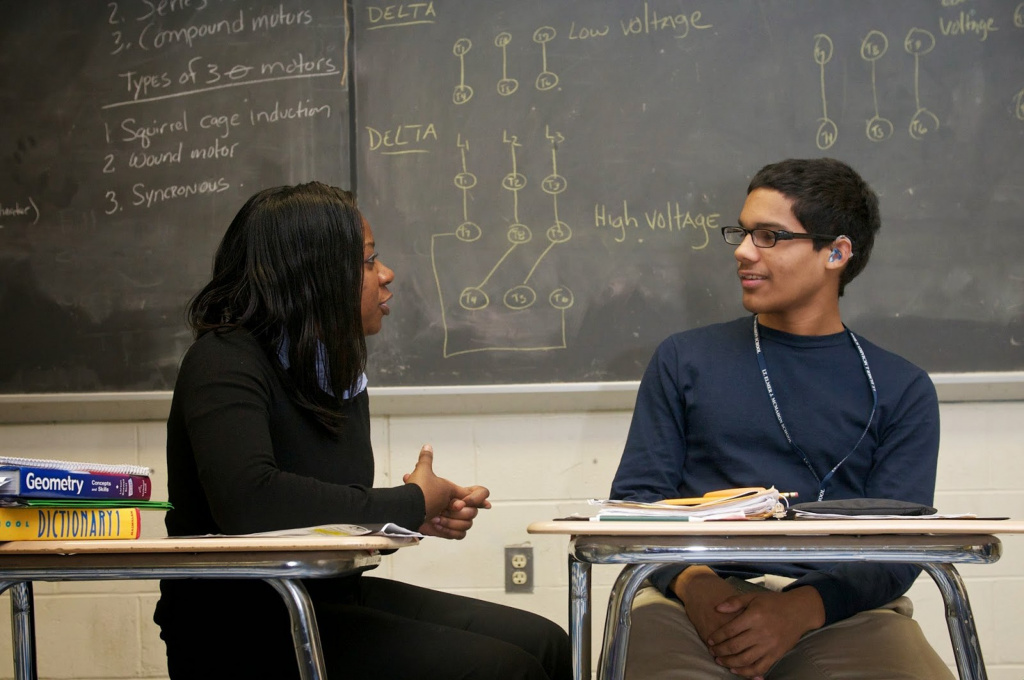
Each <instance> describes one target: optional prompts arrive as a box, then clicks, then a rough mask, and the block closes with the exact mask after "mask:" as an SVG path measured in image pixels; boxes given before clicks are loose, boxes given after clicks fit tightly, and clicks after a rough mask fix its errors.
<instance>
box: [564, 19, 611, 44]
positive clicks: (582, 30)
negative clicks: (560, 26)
mask: <svg viewBox="0 0 1024 680" xmlns="http://www.w3.org/2000/svg"><path fill="white" fill-rule="evenodd" d="M609 30H611V29H610V28H609V27H608V25H607V24H605V25H604V26H601V27H600V28H594V27H592V26H580V27H578V28H577V26H576V22H575V21H573V22H572V23H571V24H570V25H569V40H587V39H589V38H607V37H608V31H609Z"/></svg>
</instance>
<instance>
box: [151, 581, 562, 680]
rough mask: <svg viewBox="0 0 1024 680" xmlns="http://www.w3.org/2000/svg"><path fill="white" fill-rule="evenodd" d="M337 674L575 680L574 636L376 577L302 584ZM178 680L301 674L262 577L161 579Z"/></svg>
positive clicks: (276, 601) (279, 605)
mask: <svg viewBox="0 0 1024 680" xmlns="http://www.w3.org/2000/svg"><path fill="white" fill-rule="evenodd" d="M304 583H305V585H306V587H307V589H308V590H309V591H310V596H311V598H312V599H313V602H314V609H315V611H316V618H317V624H318V626H319V628H320V640H321V643H322V646H323V650H324V656H325V658H326V662H327V673H328V676H329V677H331V678H352V679H356V678H375V679H376V678H387V679H389V680H390V679H395V680H402V679H405V678H409V679H423V680H433V679H435V678H436V679H438V680H442V679H443V680H460V679H463V680H500V679H503V678H507V679H508V680H570V679H571V678H572V669H571V661H570V649H569V639H568V636H567V635H566V633H565V631H563V630H562V629H561V627H559V626H557V625H555V624H554V623H552V622H551V621H549V620H548V619H546V618H543V617H540V616H537V615H535V614H531V613H529V612H525V611H522V610H519V609H514V608H511V607H505V606H502V605H497V604H493V603H490V602H484V601H482V600H475V599H472V598H467V597H461V596H458V595H450V594H447V593H442V592H438V591H433V590H428V589H426V588H419V587H416V586H411V585H408V584H405V583H401V582H398V581H391V580H387V579H379V578H371V577H365V576H364V577H352V578H347V579H310V580H307V581H304ZM161 590H162V591H163V596H162V597H161V600H160V603H159V604H158V605H157V612H156V615H155V616H154V619H155V620H156V622H157V623H158V624H159V625H160V626H161V635H160V636H161V637H162V638H163V640H164V642H165V643H166V644H167V665H168V671H169V674H170V677H171V678H172V679H173V680H193V679H203V678H219V679H224V678H245V679H250V678H255V679H258V678H267V679H268V680H269V679H274V680H279V679H290V678H298V677H299V674H298V665H297V662H296V659H295V650H294V647H293V646H292V639H291V627H290V623H289V620H288V613H287V609H286V608H285V606H284V603H283V602H282V601H281V598H280V596H279V595H278V594H277V593H276V592H275V591H274V590H273V589H272V588H271V587H270V586H269V585H267V584H265V583H263V582H261V581H209V580H195V581H164V582H162V583H161Z"/></svg>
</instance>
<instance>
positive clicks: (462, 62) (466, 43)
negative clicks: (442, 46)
mask: <svg viewBox="0 0 1024 680" xmlns="http://www.w3.org/2000/svg"><path fill="white" fill-rule="evenodd" d="M471 49H473V41H472V40H470V39H469V38H459V39H458V40H456V41H455V45H454V46H453V47H452V54H454V55H455V56H456V57H458V58H459V84H458V85H456V86H455V92H453V93H452V103H454V104H465V103H466V102H468V101H469V100H470V99H472V98H473V88H472V87H470V86H469V85H467V84H466V53H467V52H469V51H470V50H471Z"/></svg>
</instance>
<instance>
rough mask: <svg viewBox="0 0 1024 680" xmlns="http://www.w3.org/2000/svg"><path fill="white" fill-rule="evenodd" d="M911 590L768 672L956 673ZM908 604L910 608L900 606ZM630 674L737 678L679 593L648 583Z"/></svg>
mask: <svg viewBox="0 0 1024 680" xmlns="http://www.w3.org/2000/svg"><path fill="white" fill-rule="evenodd" d="M912 610H913V607H912V605H910V600H909V599H907V598H899V599H898V600H896V601H895V602H893V603H892V604H891V605H887V606H886V607H883V608H880V609H872V610H871V611H866V612H861V613H860V614H857V615H855V616H852V617H850V618H848V619H844V620H843V621H838V622H836V623H834V624H832V625H830V626H826V627H825V628H820V629H818V630H816V631H812V632H810V633H808V634H806V635H804V637H803V638H801V640H800V642H799V643H797V645H796V647H794V648H793V649H792V650H790V651H789V653H787V654H786V655H785V656H783V657H782V658H781V659H779V661H778V663H776V664H775V665H774V666H773V667H772V669H771V671H769V672H768V675H767V676H766V678H767V680H821V679H825V680H832V679H833V678H835V679H838V678H842V679H843V680H904V679H906V680H911V679H916V680H943V679H947V678H948V679H950V680H952V678H953V674H952V673H950V671H949V669H948V668H947V667H946V665H945V664H944V663H943V662H942V660H941V659H940V658H939V655H938V654H936V653H935V650H934V649H932V648H931V645H929V644H928V641H927V640H925V637H924V634H923V633H922V632H921V627H920V626H918V625H917V622H916V621H914V620H913V619H912V618H910V615H909V613H906V612H912ZM900 612H904V613H900ZM631 618H632V625H631V626H630V635H629V649H628V651H627V655H626V678H627V680H715V679H718V678H720V679H721V680H735V678H736V677H737V676H735V675H733V674H732V673H730V672H729V671H728V670H727V669H725V668H722V667H721V666H719V665H718V664H717V663H715V660H714V658H713V657H712V656H711V654H710V653H709V652H708V649H707V646H706V645H705V644H704V643H703V642H702V641H701V639H700V637H699V636H698V635H697V631H696V630H695V629H694V627H693V624H692V623H690V619H689V618H688V617H687V616H686V610H685V608H684V607H683V605H682V604H681V603H680V602H679V601H678V600H676V599H669V598H666V597H665V596H663V595H662V594H661V593H660V592H658V591H657V590H656V589H655V588H652V587H645V588H642V589H641V590H640V592H639V593H637V596H636V599H635V600H634V602H633V609H632V617H631Z"/></svg>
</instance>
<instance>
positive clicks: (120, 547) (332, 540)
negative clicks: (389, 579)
mask: <svg viewBox="0 0 1024 680" xmlns="http://www.w3.org/2000/svg"><path fill="white" fill-rule="evenodd" d="M418 543H419V539H417V538H388V537H386V536H302V537H265V538H240V537H239V538H234V537H210V538H152V539H135V540H124V541H119V540H99V541H8V542H6V543H0V559H2V558H3V555H5V554H13V555H32V554H35V555H46V554H53V553H57V554H61V553H63V554H81V553H100V554H117V553H175V552H189V553H193V552H194V553H222V552H291V551H313V550H319V551H332V550H392V549H395V548H405V547H408V546H413V545H416V544H418Z"/></svg>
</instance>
